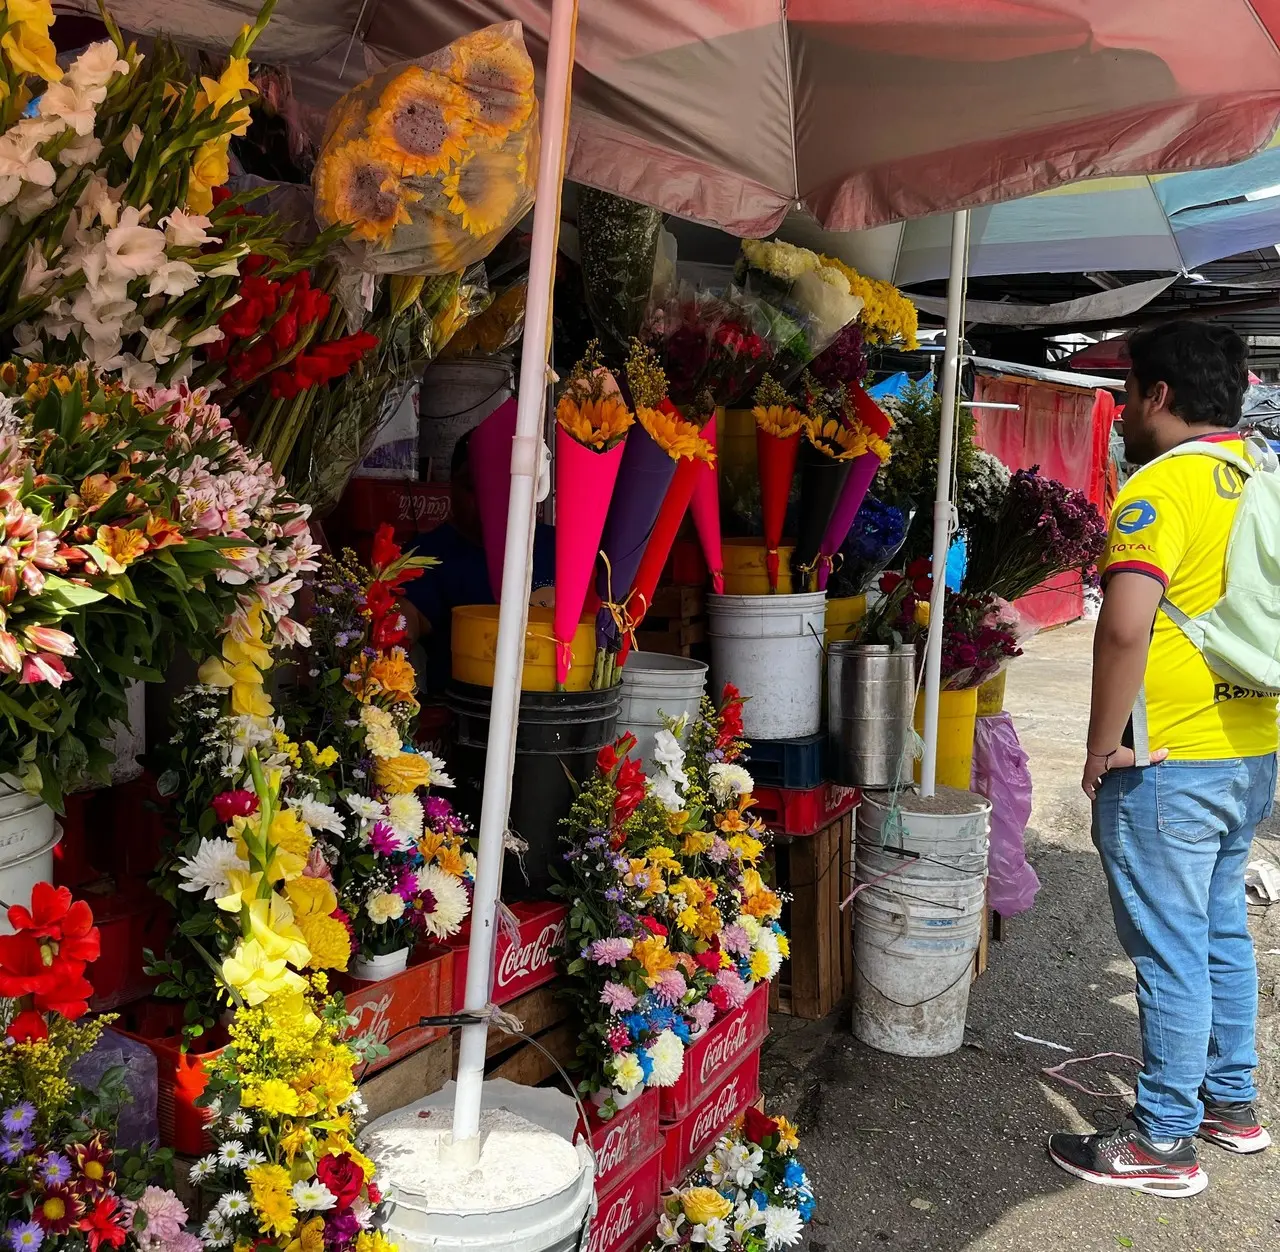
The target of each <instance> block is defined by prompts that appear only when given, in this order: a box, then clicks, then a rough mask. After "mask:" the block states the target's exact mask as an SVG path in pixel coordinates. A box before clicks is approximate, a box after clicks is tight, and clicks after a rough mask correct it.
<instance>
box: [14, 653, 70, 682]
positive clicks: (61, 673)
mask: <svg viewBox="0 0 1280 1252" xmlns="http://www.w3.org/2000/svg"><path fill="white" fill-rule="evenodd" d="M70 677H71V671H70V670H69V669H67V667H66V666H65V665H63V663H62V662H61V661H60V660H59V659H58V658H57V657H56V656H54V655H53V653H52V652H37V653H35V654H34V655H31V654H28V655H27V656H25V657H23V658H22V676H21V677H20V678H19V679H18V681H19V682H20V683H40V682H45V683H49V684H50V685H51V686H53V687H61V686H62V684H63V683H64V682H66V681H67V680H68V679H70Z"/></svg>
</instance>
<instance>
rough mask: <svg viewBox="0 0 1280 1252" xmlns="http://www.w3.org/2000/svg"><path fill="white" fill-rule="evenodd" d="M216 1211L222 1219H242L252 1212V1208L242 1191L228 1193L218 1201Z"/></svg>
mask: <svg viewBox="0 0 1280 1252" xmlns="http://www.w3.org/2000/svg"><path fill="white" fill-rule="evenodd" d="M217 1211H218V1212H219V1213H221V1214H222V1216H223V1217H244V1216H246V1215H247V1214H249V1213H251V1212H253V1206H252V1205H251V1204H250V1203H249V1197H248V1196H247V1195H245V1193H244V1192H243V1191H228V1192H225V1193H224V1194H223V1197H222V1199H220V1200H219V1201H218V1209H217Z"/></svg>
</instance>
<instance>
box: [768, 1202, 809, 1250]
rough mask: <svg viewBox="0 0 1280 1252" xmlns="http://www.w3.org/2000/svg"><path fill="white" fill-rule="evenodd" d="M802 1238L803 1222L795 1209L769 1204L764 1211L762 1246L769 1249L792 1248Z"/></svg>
mask: <svg viewBox="0 0 1280 1252" xmlns="http://www.w3.org/2000/svg"><path fill="white" fill-rule="evenodd" d="M803 1237H804V1221H803V1220H802V1219H801V1217H800V1214H799V1213H798V1212H797V1211H796V1210H795V1209H788V1208H782V1207H780V1206H779V1205H776V1204H771V1205H769V1207H768V1208H767V1209H765V1211H764V1245H765V1247H766V1248H768V1249H770V1252H772V1250H773V1249H774V1248H794V1247H795V1245H796V1244H797V1243H799V1242H800V1240H801V1239H802V1238H803Z"/></svg>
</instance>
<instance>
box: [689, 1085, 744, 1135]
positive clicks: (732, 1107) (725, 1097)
mask: <svg viewBox="0 0 1280 1252" xmlns="http://www.w3.org/2000/svg"><path fill="white" fill-rule="evenodd" d="M740 1078H741V1076H740V1075H737V1076H735V1077H734V1079H733V1081H732V1082H731V1083H729V1084H728V1085H727V1086H726V1087H724V1088H723V1089H722V1090H721V1092H720V1094H719V1095H718V1096H716V1099H715V1103H714V1104H708V1105H707V1107H706V1108H704V1109H703V1110H702V1112H701V1113H699V1114H698V1116H697V1117H696V1118H694V1121H693V1125H692V1127H690V1129H689V1138H688V1140H687V1143H688V1146H689V1148H690V1150H692V1151H696V1150H697V1148H698V1145H699V1144H700V1143H701V1142H702V1141H703V1140H704V1139H709V1138H711V1136H712V1135H714V1134H715V1133H716V1132H717V1131H719V1130H720V1128H721V1127H722V1126H723V1125H724V1124H725V1122H727V1121H728V1120H729V1118H730V1117H732V1116H733V1114H734V1113H735V1112H736V1111H737V1108H738V1083H739V1081H740Z"/></svg>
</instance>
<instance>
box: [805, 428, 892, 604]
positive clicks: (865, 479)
mask: <svg viewBox="0 0 1280 1252" xmlns="http://www.w3.org/2000/svg"><path fill="white" fill-rule="evenodd" d="M879 469H880V458H879V457H878V456H876V454H875V453H874V452H864V453H863V454H862V455H861V456H860V457H858V458H857V459H856V460H855V461H854V463H853V465H852V466H851V467H850V469H849V477H848V478H846V479H845V480H844V487H843V488H841V491H840V498H839V499H838V500H837V501H836V507H835V508H834V509H833V510H832V513H831V520H830V521H829V522H828V523H827V529H826V530H825V531H824V532H823V534H822V544H821V545H820V547H819V548H818V569H817V575H818V590H819V591H826V589H827V580H828V579H829V578H830V577H831V570H832V568H833V562H834V559H835V555H836V553H837V552H839V551H840V545H841V544H842V543H844V541H845V540H846V539H847V538H848V537H849V531H850V530H851V529H852V528H853V519H854V518H855V517H857V516H858V510H859V509H860V508H861V507H862V502H863V500H865V499H866V498H867V491H868V490H869V489H870V487H871V484H872V482H874V481H875V476H876V474H877V473H878V472H879Z"/></svg>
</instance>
